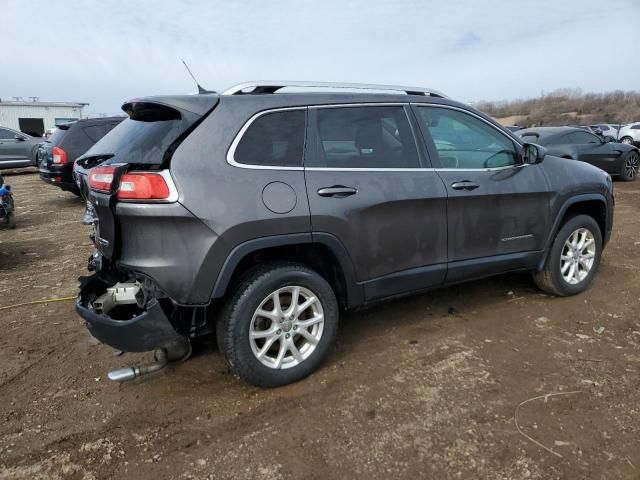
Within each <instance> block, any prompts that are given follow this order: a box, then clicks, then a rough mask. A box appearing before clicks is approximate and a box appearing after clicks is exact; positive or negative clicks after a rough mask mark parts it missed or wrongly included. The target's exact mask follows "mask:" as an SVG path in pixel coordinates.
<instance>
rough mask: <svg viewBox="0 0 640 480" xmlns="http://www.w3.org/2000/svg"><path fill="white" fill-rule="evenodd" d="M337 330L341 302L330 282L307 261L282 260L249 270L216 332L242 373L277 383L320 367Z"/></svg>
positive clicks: (267, 383)
mask: <svg viewBox="0 0 640 480" xmlns="http://www.w3.org/2000/svg"><path fill="white" fill-rule="evenodd" d="M337 329H338V304H337V301H336V297H335V294H334V292H333V290H332V289H331V286H330V285H329V284H328V283H327V281H326V280H325V279H324V278H322V277H321V276H320V275H318V274H317V273H316V272H315V271H313V270H311V269H309V268H307V267H306V266H303V265H300V264H293V263H277V264H272V265H267V266H264V267H259V268H257V269H254V270H252V271H249V272H248V273H247V274H246V275H245V276H244V279H243V280H241V281H240V282H239V285H238V286H237V288H236V290H235V294H234V295H233V297H231V298H230V299H229V301H228V302H227V304H226V306H225V307H224V308H223V311H222V313H221V318H220V319H219V321H218V325H217V337H218V345H219V347H220V351H221V352H222V353H223V355H224V357H225V359H226V360H227V363H228V364H229V365H230V366H231V368H232V370H233V371H234V372H235V373H237V374H238V375H239V376H240V378H242V379H243V380H245V381H247V382H249V383H251V384H253V385H256V386H259V387H276V386H280V385H285V384H287V383H292V382H295V381H297V380H300V379H302V378H304V377H306V376H307V375H309V374H311V373H312V372H313V371H315V370H316V369H317V368H318V367H319V366H320V364H321V363H322V361H323V360H324V359H325V358H326V357H327V355H328V353H329V351H330V349H331V346H332V345H333V343H334V340H335V337H336V333H337Z"/></svg>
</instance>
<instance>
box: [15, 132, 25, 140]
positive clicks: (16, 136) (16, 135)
mask: <svg viewBox="0 0 640 480" xmlns="http://www.w3.org/2000/svg"><path fill="white" fill-rule="evenodd" d="M13 138H15V139H16V140H18V141H19V142H24V141H25V138H24V137H23V136H22V135H18V134H17V133H16V134H15V135H14V136H13Z"/></svg>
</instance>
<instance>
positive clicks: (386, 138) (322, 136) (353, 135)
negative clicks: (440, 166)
mask: <svg viewBox="0 0 640 480" xmlns="http://www.w3.org/2000/svg"><path fill="white" fill-rule="evenodd" d="M314 112H315V115H316V116H315V119H316V121H315V134H316V141H317V142H316V155H313V158H310V160H309V162H307V163H306V164H305V165H306V166H311V167H324V168H364V169H372V168H376V169H377V168H389V169H397V168H420V161H419V159H418V152H417V148H416V143H415V138H414V136H413V133H412V131H411V127H410V125H409V120H408V118H407V113H406V112H405V109H404V107H403V106H401V105H397V106H364V105H363V106H356V107H338V108H318V109H314Z"/></svg>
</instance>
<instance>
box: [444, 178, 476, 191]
mask: <svg viewBox="0 0 640 480" xmlns="http://www.w3.org/2000/svg"><path fill="white" fill-rule="evenodd" d="M479 186H480V185H478V184H477V183H473V182H470V181H469V180H463V181H461V182H455V183H452V184H451V188H453V189H454V190H468V191H471V190H475V189H476V188H478V187H479Z"/></svg>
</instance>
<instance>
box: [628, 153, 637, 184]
mask: <svg viewBox="0 0 640 480" xmlns="http://www.w3.org/2000/svg"><path fill="white" fill-rule="evenodd" d="M639 167H640V157H638V154H637V153H631V154H629V156H628V157H627V160H626V162H625V163H624V171H625V174H626V176H627V178H628V179H633V178H635V177H636V175H637V173H638V168H639Z"/></svg>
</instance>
